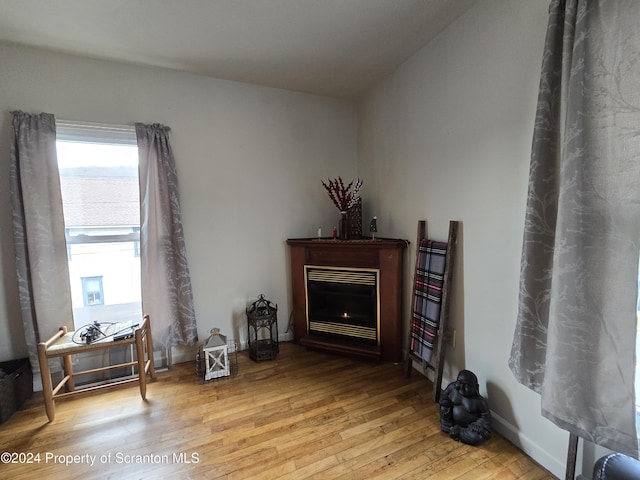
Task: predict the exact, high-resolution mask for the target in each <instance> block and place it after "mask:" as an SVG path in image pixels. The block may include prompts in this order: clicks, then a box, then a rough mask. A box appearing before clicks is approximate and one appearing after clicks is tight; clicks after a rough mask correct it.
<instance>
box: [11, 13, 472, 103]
mask: <svg viewBox="0 0 640 480" xmlns="http://www.w3.org/2000/svg"><path fill="white" fill-rule="evenodd" d="M477 1H478V0H0V40H4V41H8V42H14V43H22V44H27V45H32V46H37V47H44V48H48V49H52V50H58V51H62V52H68V53H74V54H80V55H86V56H91V57H95V58H103V59H111V60H119V61H126V62H132V63H136V64H142V65H153V66H160V67H166V68H171V69H176V70H182V71H187V72H192V73H197V74H202V75H209V76H212V77H217V78H223V79H228V80H238V81H242V82H248V83H255V84H258V85H266V86H271V87H277V88H285V89H289V90H295V91H302V92H309V93H315V94H319V95H329V96H335V97H347V98H355V97H358V96H360V95H362V94H363V93H365V92H366V91H367V90H368V89H370V88H371V87H372V86H374V85H376V84H377V83H379V82H380V81H381V80H382V79H383V78H384V77H385V76H387V75H388V74H390V73H391V72H393V71H394V70H395V69H396V68H397V67H398V66H399V65H400V64H402V63H403V62H404V61H405V60H407V59H408V58H409V57H410V56H411V55H413V54H414V53H415V52H416V51H418V50H419V49H420V48H421V47H423V46H424V45H425V44H426V43H427V42H429V41H430V40H431V39H433V38H434V37H435V36H436V35H438V33H440V32H441V31H442V30H443V29H444V28H446V27H447V26H448V25H449V24H450V23H451V22H453V21H454V20H455V19H456V18H458V17H459V16H460V15H462V14H463V13H464V12H465V11H467V10H468V9H469V8H470V7H471V6H472V5H473V4H475V3H476V2H477Z"/></svg>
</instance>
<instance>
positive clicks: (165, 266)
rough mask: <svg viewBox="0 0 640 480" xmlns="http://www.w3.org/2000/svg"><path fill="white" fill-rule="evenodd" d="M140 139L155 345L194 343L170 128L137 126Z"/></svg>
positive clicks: (146, 281) (143, 234) (146, 276)
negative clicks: (170, 142)
mask: <svg viewBox="0 0 640 480" xmlns="http://www.w3.org/2000/svg"><path fill="white" fill-rule="evenodd" d="M136 136H137V139H138V155H139V159H140V166H139V169H140V209H141V216H140V260H141V276H142V309H143V311H144V312H145V313H147V314H149V315H150V317H151V326H152V333H153V336H154V342H155V343H157V344H160V345H163V346H164V347H165V348H168V347H171V346H173V345H193V344H195V343H196V342H197V340H198V332H197V325H196V316H195V311H194V307H193V293H192V289H191V280H190V276H189V266H188V264H187V255H186V247H185V241H184V233H183V229H182V220H181V216H180V201H179V198H178V179H177V175H176V167H175V160H174V157H173V152H172V150H171V145H170V144H169V128H168V127H165V126H163V125H158V124H154V125H144V124H141V123H137V124H136Z"/></svg>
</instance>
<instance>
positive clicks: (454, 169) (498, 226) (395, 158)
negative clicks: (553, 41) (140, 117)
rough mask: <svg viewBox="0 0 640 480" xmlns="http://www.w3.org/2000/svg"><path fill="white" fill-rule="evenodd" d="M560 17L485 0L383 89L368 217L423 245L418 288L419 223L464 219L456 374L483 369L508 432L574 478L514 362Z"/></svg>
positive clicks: (439, 228) (370, 123)
mask: <svg viewBox="0 0 640 480" xmlns="http://www.w3.org/2000/svg"><path fill="white" fill-rule="evenodd" d="M547 11H548V1H546V0H536V1H532V0H486V1H482V2H479V3H478V4H477V5H476V6H475V7H474V8H472V9H471V10H470V11H469V12H467V13H466V14H465V15H464V16H462V17H461V18H460V19H458V21H457V22H456V23H454V24H453V25H452V26H451V27H450V28H448V29H447V30H446V31H445V32H443V33H442V34H441V35H440V36H439V37H438V38H436V39H435V40H434V41H432V42H431V43H430V44H429V45H427V46H426V47H425V48H423V49H422V50H421V51H420V52H419V53H418V54H416V55H415V56H414V57H412V58H411V59H410V60H409V61H407V62H406V63H405V64H404V65H403V66H402V67H401V68H400V69H399V70H397V71H396V72H395V73H394V74H393V75H392V76H391V77H390V78H388V79H387V80H386V81H385V82H384V83H383V84H382V85H379V86H378V88H376V89H375V90H374V91H373V92H372V93H371V94H370V95H369V96H367V98H366V99H365V101H364V102H363V103H362V105H361V108H360V118H359V125H360V131H359V136H360V141H359V146H360V156H359V173H360V175H362V176H363V177H364V178H366V179H367V180H369V184H370V185H372V186H373V187H374V188H375V193H374V194H373V195H372V196H371V198H373V199H374V200H373V201H371V202H369V204H368V205H366V208H365V210H366V212H365V214H364V215H365V218H368V217H369V216H371V215H377V216H378V231H379V232H380V235H383V236H391V237H402V238H407V239H409V240H410V241H411V242H412V245H411V248H410V249H409V250H408V263H407V265H408V266H409V268H408V269H407V274H406V276H405V285H411V270H412V267H413V262H414V261H415V239H416V228H417V222H418V220H419V219H426V220H427V221H428V228H429V232H430V236H431V237H432V238H435V239H441V240H445V239H446V234H447V228H448V222H449V220H459V221H461V222H462V231H461V235H460V238H459V242H458V250H457V253H458V257H457V260H458V263H457V268H456V270H455V279H454V283H455V285H454V292H453V305H452V312H451V314H452V322H451V323H452V328H455V329H456V344H457V345H456V348H455V349H450V350H449V351H448V352H447V365H446V367H445V375H447V377H448V379H447V380H448V381H451V380H453V379H454V378H455V376H456V375H457V372H458V371H459V370H461V369H463V368H468V369H471V370H472V371H474V372H475V373H476V374H477V375H478V378H479V380H480V384H481V388H482V390H483V394H484V395H486V396H487V398H488V401H489V404H490V407H491V408H492V411H493V412H494V413H495V415H494V425H495V427H496V429H498V430H500V431H501V432H503V433H504V434H505V435H506V436H507V437H508V438H509V439H510V440H512V441H514V442H515V443H516V444H518V445H520V446H521V447H522V448H523V449H524V450H525V451H526V452H527V453H529V454H530V455H531V456H532V457H533V458H534V459H536V460H537V461H538V462H540V463H541V464H542V465H544V466H545V467H546V468H547V469H549V470H550V471H552V472H553V473H554V474H555V475H558V476H559V477H563V476H564V467H565V462H566V449H567V442H568V434H567V433H566V432H564V431H562V430H560V429H559V428H557V427H556V426H555V425H553V424H552V423H551V422H549V421H548V420H546V419H544V418H543V417H542V416H541V414H540V398H539V396H538V395H537V394H534V393H532V392H531V391H529V390H528V389H527V388H525V387H523V386H521V385H520V384H518V383H517V382H516V381H515V379H514V377H513V375H512V373H511V371H510V370H509V368H508V364H507V361H508V358H509V353H510V349H511V341H512V338H513V332H514V328H515V321H516V315H517V300H518V278H519V267H520V251H521V247H522V232H523V226H524V211H525V199H526V189H527V180H528V169H529V153H530V148H531V138H532V133H533V120H534V116H535V107H536V100H537V87H538V80H539V77H540V67H541V63H542V48H543V45H544V37H545V32H546V25H547V18H548V16H547ZM409 290H410V288H407V289H405V291H406V292H405V293H406V295H407V298H406V301H405V305H409V297H408V295H409V293H410V292H409ZM406 328H408V321H407V322H406V325H405V329H406Z"/></svg>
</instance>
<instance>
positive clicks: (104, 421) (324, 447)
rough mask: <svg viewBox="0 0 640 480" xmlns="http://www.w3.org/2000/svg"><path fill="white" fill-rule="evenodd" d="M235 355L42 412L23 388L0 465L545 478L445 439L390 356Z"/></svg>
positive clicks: (94, 471) (507, 456)
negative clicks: (375, 360)
mask: <svg viewBox="0 0 640 480" xmlns="http://www.w3.org/2000/svg"><path fill="white" fill-rule="evenodd" d="M238 366H239V369H238V370H239V372H238V375H237V376H235V377H232V378H224V379H219V380H213V381H211V382H208V383H204V384H199V383H198V382H197V381H196V377H195V367H194V363H184V364H179V365H176V366H174V367H173V369H172V370H170V371H168V372H162V373H160V374H159V378H158V380H156V381H155V382H153V383H151V384H149V385H148V388H147V401H146V402H145V401H143V400H142V399H141V398H140V395H139V390H138V388H137V386H136V385H134V386H130V387H126V388H122V389H118V390H111V391H104V392H102V393H98V394H93V395H87V396H82V397H79V398H73V399H67V400H61V401H58V402H56V409H57V412H56V419H55V421H54V422H52V423H47V417H46V415H45V411H44V406H43V404H42V397H41V396H39V395H34V397H33V398H32V399H31V400H29V401H28V402H27V404H26V406H25V408H23V409H21V410H20V411H18V412H16V413H15V414H14V415H13V416H12V417H11V418H10V419H9V420H8V421H7V422H5V423H4V424H2V425H0V452H2V451H9V452H21V453H23V454H26V455H23V456H22V460H32V461H34V463H31V464H23V465H20V464H9V465H7V464H5V465H0V476H1V477H2V478H11V479H14V480H17V479H29V480H32V479H46V478H64V479H74V478H78V479H83V480H84V479H92V478H99V479H107V478H116V479H122V480H124V479H142V478H144V479H156V478H171V479H214V478H219V479H229V480H231V479H242V480H246V479H260V480H264V479H268V480H270V479H295V480H299V479H305V478H317V479H345V480H346V479H348V480H353V479H363V480H364V479H366V480H372V479H426V478H428V479H433V480H439V479H458V480H467V479H468V480H483V479H487V480H488V479H495V480H498V479H500V480H504V479H528V480H541V479H553V478H555V477H553V476H552V475H551V474H549V473H548V472H546V471H545V470H543V469H541V468H540V467H539V466H537V465H536V464H535V463H534V462H533V461H532V460H531V459H529V458H528V457H526V456H525V455H524V454H523V453H522V452H521V451H519V450H518V449H517V448H515V447H514V446H513V445H511V444H510V443H509V442H507V441H506V440H505V439H504V438H503V437H501V436H500V435H498V434H496V433H494V435H493V436H492V438H491V439H490V440H489V441H488V442H487V443H486V444H484V445H482V446H480V447H470V446H466V445H463V444H461V443H458V442H455V441H453V440H451V439H449V438H448V436H447V435H446V434H444V433H442V432H441V431H440V427H439V412H438V408H437V405H436V404H434V403H432V402H431V400H430V395H431V384H430V383H429V382H428V381H427V380H426V379H425V377H423V376H422V375H420V374H414V375H413V376H412V377H411V378H410V379H406V378H405V377H404V374H403V367H402V366H401V365H393V364H387V363H383V364H370V363H367V362H363V361H359V360H353V359H349V358H343V357H336V356H332V355H327V354H322V353H316V352H311V351H307V350H306V349H304V348H302V347H300V346H298V345H295V344H292V343H283V344H281V351H280V355H279V356H278V358H277V359H276V360H271V361H263V362H259V363H255V362H253V361H252V360H250V359H249V358H248V355H247V352H240V353H239V354H238ZM38 455H39V463H38V462H37V460H38V458H37V456H38ZM64 456H69V458H68V461H69V465H65V464H64V463H60V462H64V461H65V457H64ZM73 456H76V457H75V458H72V457H73ZM89 456H95V459H94V461H95V464H94V465H93V466H90V465H88V464H87V462H91V458H90V457H89ZM83 462H84V463H83Z"/></svg>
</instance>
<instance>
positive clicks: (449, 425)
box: [440, 370, 491, 445]
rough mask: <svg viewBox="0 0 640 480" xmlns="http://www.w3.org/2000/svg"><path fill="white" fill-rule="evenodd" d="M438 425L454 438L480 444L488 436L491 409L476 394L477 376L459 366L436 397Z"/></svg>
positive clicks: (489, 433)
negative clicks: (459, 368) (455, 374)
mask: <svg viewBox="0 0 640 480" xmlns="http://www.w3.org/2000/svg"><path fill="white" fill-rule="evenodd" d="M440 427H441V428H442V431H443V432H446V433H448V434H449V436H450V437H451V438H453V439H454V440H459V441H461V442H462V443H466V444H468V445H480V444H481V443H483V442H484V441H485V440H487V439H488V438H489V437H490V436H491V413H490V412H489V405H488V403H487V401H486V400H485V399H484V398H483V397H482V396H481V395H480V393H479V388H478V378H477V377H476V376H475V374H474V373H473V372H471V371H469V370H462V371H461V372H460V373H459V374H458V379H457V380H456V381H455V382H452V383H450V384H449V386H448V387H447V388H446V389H445V391H444V392H443V393H442V396H441V397H440Z"/></svg>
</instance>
